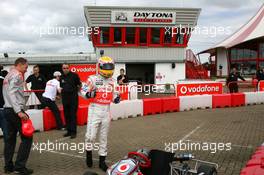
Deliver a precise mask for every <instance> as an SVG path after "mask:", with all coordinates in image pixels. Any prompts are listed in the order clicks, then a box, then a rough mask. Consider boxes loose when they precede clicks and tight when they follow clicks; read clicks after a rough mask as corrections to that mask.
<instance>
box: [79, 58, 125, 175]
mask: <svg viewBox="0 0 264 175" xmlns="http://www.w3.org/2000/svg"><path fill="white" fill-rule="evenodd" d="M98 72H99V74H98V75H93V76H90V77H89V78H88V79H87V81H86V83H84V84H83V86H82V89H81V95H82V96H85V97H86V98H93V100H92V102H91V104H90V105H89V111H88V123H87V131H86V135H85V142H86V150H87V152H86V153H87V154H86V164H87V166H88V167H92V166H93V160H92V150H93V148H95V139H96V134H97V131H98V129H99V128H100V129H99V137H100V138H99V142H100V144H99V151H98V154H99V168H100V169H101V170H103V171H106V170H107V168H108V167H107V165H106V163H105V158H106V156H107V136H108V130H109V125H110V122H111V116H110V103H111V102H114V103H119V102H120V97H119V95H118V94H117V93H115V89H114V82H115V81H114V80H113V78H112V76H113V73H114V61H113V59H112V58H110V57H107V56H104V57H101V58H99V60H98Z"/></svg>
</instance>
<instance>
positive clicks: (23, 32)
mask: <svg viewBox="0 0 264 175" xmlns="http://www.w3.org/2000/svg"><path fill="white" fill-rule="evenodd" d="M95 3H96V5H104V6H105V5H114V6H116V5H120V6H157V7H160V6H162V7H194V8H202V12H201V15H200V17H199V21H198V26H200V27H203V26H208V27H209V26H216V27H219V26H220V27H226V28H227V29H228V30H230V31H229V32H227V33H226V34H220V33H219V34H217V35H216V36H212V35H193V36H192V38H191V41H190V43H189V48H191V49H192V50H194V52H199V51H201V50H203V49H207V48H209V47H211V46H213V45H215V44H216V43H218V42H220V41H222V40H223V39H224V38H226V37H227V36H228V34H230V33H232V32H235V31H236V30H237V29H238V28H239V27H240V26H241V25H243V24H244V23H246V22H247V21H248V20H249V19H250V18H251V17H252V16H253V15H254V14H255V13H256V12H257V10H258V9H259V8H260V7H261V5H262V4H263V3H264V0H247V1H241V0H221V1H220V0H166V1H164V0H133V1H131V0H124V1H121V0H97V1H96V2H95V0H89V1H88V0H23V1H22V0H0V9H1V11H0V24H1V25H0V53H3V52H12V53H17V52H20V51H22V52H26V53H47V52H48V53H78V52H92V51H93V47H92V44H91V43H90V42H89V41H88V38H87V36H80V35H49V36H47V35H42V36H41V37H40V32H45V31H46V30H47V28H48V27H52V26H55V27H56V26H66V27H76V28H78V27H82V26H84V25H85V18H84V12H83V6H85V5H92V4H93V5H94V4H95Z"/></svg>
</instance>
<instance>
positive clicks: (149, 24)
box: [84, 6, 201, 84]
mask: <svg viewBox="0 0 264 175" xmlns="http://www.w3.org/2000/svg"><path fill="white" fill-rule="evenodd" d="M200 11H201V9H194V8H161V7H157V8H154V7H114V6H108V7H106V6H85V7H84V13H85V18H86V20H87V24H88V27H91V28H93V32H92V34H91V35H90V37H89V39H90V40H91V41H92V43H93V46H94V48H95V52H96V55H97V57H99V56H100V55H101V54H102V53H103V54H104V55H107V56H110V57H113V58H114V59H115V62H116V63H117V64H116V69H117V70H119V69H120V68H124V69H125V70H126V73H127V75H128V77H129V79H130V80H138V81H141V82H143V83H146V84H148V83H150V84H153V83H155V84H166V83H171V84H173V83H175V82H176V81H177V80H180V79H185V78H186V77H185V74H186V73H185V71H186V70H185V69H186V68H185V50H186V47H187V46H188V42H189V39H190V34H189V33H188V32H184V31H183V30H185V31H188V30H190V29H191V28H193V27H195V26H196V25H197V20H198V17H199V14H200ZM179 31H182V32H179Z"/></svg>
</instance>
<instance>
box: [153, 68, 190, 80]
mask: <svg viewBox="0 0 264 175" xmlns="http://www.w3.org/2000/svg"><path fill="white" fill-rule="evenodd" d="M159 73H160V75H161V77H162V79H156V76H157V75H158V74H159ZM183 79H185V63H175V68H174V69H172V66H171V63H157V64H155V84H167V83H170V84H175V83H176V82H177V80H183Z"/></svg>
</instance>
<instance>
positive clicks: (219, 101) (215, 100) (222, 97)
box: [212, 94, 231, 108]
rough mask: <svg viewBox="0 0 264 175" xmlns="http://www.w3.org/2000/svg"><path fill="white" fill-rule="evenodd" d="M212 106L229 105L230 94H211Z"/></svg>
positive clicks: (221, 106)
mask: <svg viewBox="0 0 264 175" xmlns="http://www.w3.org/2000/svg"><path fill="white" fill-rule="evenodd" d="M212 107H213V108H225V107H231V94H215V95H212Z"/></svg>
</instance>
